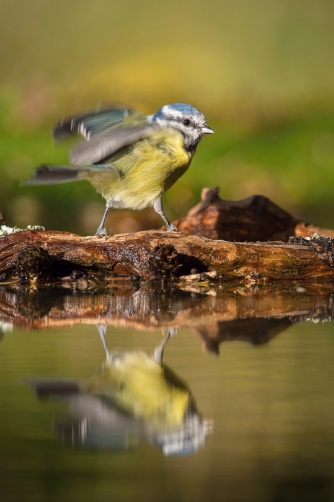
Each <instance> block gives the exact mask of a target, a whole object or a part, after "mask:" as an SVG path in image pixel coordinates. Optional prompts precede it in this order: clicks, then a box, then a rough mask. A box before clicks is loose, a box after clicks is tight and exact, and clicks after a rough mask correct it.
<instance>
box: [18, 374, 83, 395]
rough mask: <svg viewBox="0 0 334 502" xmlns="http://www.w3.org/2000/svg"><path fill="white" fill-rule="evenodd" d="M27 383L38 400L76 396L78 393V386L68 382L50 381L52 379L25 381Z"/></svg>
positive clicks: (30, 379) (29, 379)
mask: <svg viewBox="0 0 334 502" xmlns="http://www.w3.org/2000/svg"><path fill="white" fill-rule="evenodd" d="M25 383H27V384H28V385H29V386H30V387H31V388H32V389H33V390H34V391H35V393H36V396H37V397H38V398H40V399H48V398H51V397H58V398H62V397H67V396H69V395H73V394H77V393H78V392H79V391H80V388H79V384H78V383H77V382H73V381H70V380H52V379H47V378H44V379H42V378H41V379H37V378H28V379H25Z"/></svg>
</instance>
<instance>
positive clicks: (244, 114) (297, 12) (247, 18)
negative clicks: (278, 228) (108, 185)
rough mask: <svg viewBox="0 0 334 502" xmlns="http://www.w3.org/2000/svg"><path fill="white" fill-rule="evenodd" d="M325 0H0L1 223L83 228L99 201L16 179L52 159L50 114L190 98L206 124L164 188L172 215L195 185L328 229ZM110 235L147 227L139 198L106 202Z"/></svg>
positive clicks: (332, 222)
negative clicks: (207, 132) (132, 204)
mask: <svg viewBox="0 0 334 502" xmlns="http://www.w3.org/2000/svg"><path fill="white" fill-rule="evenodd" d="M333 23H334V2H333V1H332V0H318V1H317V2H314V1H311V0H293V1H292V2H291V1H288V0H235V1H233V2H232V1H224V0H207V1H206V2H204V3H203V2H202V1H198V0H192V1H190V0H185V1H183V2H180V1H175V0H169V1H168V2H165V3H162V2H152V1H149V0H123V2H114V1H111V0H95V1H94V2H92V1H87V0H80V1H78V0H71V2H68V1H65V0H57V2H51V0H27V1H26V2H22V1H21V0H20V1H18V0H2V2H1V6H0V24H1V29H0V40H1V42H0V56H1V64H0V75H1V78H0V138H1V141H0V208H1V209H2V211H3V212H4V214H5V217H6V222H7V224H8V225H11V226H12V225H17V226H25V225H27V224H40V225H45V226H46V227H47V228H53V229H59V230H74V231H78V232H81V233H83V234H89V233H92V232H94V230H95V229H96V227H97V225H98V223H99V220H100V217H101V215H102V211H103V207H104V203H103V201H102V199H101V197H100V196H99V195H98V194H96V193H95V192H94V190H93V188H92V187H91V186H90V185H89V184H88V183H86V182H81V183H77V184H75V183H74V184H67V185H57V186H50V187H20V186H19V182H20V181H21V180H23V179H26V178H27V177H29V176H30V174H31V173H32V171H33V168H34V167H35V166H37V165H39V164H41V163H45V162H48V163H64V162H66V160H67V146H66V145H64V144H61V145H54V143H53V141H52V139H51V136H50V128H51V126H52V125H53V123H54V122H55V120H57V119H58V118H59V117H61V116H63V115H67V114H71V113H72V112H77V111H81V110H84V109H90V108H92V107H95V105H96V104H97V103H99V102H121V103H126V104H130V105H132V106H135V107H138V108H140V109H141V110H143V111H145V112H147V113H152V112H154V111H155V110H157V109H158V108H160V107H161V106H162V105H164V104H166V103H170V102H186V103H191V104H193V105H194V106H196V107H198V108H199V109H200V110H201V111H203V112H204V114H205V115H206V117H207V120H208V124H209V125H210V126H211V127H213V128H214V129H215V131H216V134H215V135H213V136H210V137H206V138H205V139H204V141H203V142H202V143H201V145H200V146H199V148H198V152H197V154H196V156H195V159H194V161H193V164H192V166H191V169H190V170H189V171H188V173H186V175H184V176H183V177H182V178H181V179H180V180H179V182H178V183H177V184H176V185H175V186H174V187H173V188H172V189H171V190H170V191H169V192H168V193H167V194H166V195H165V197H164V201H165V207H166V213H167V214H168V216H169V217H171V218H172V219H173V218H177V217H179V216H182V215H184V214H185V212H186V210H187V209H188V208H190V207H191V206H192V205H194V204H195V203H196V202H198V200H199V197H200V192H201V189H202V187H205V186H209V187H214V186H216V185H219V186H220V187H221V191H220V195H221V197H222V198H226V199H241V198H245V197H248V196H250V195H253V194H255V193H258V194H262V195H266V196H268V197H270V198H271V199H272V200H273V201H275V202H276V203H278V204H280V205H281V206H283V207H284V208H285V209H287V210H289V211H290V212H292V213H293V214H294V215H296V216H297V217H300V218H302V219H305V220H307V221H309V222H312V223H313V224H317V225H319V226H331V227H334V216H333V211H332V208H333V207H334V204H333V196H332V194H333V190H334V169H333V165H334V64H333V62H334V29H333ZM107 226H108V228H109V229H110V228H111V227H112V226H113V227H114V230H115V231H117V232H126V231H133V230H138V229H140V228H154V227H155V228H159V227H160V226H161V221H160V218H159V217H158V216H156V215H155V214H154V211H153V210H152V209H147V210H144V211H142V212H131V211H122V212H121V211H119V212H118V211H114V212H113V213H112V214H110V216H109V221H108V222H107Z"/></svg>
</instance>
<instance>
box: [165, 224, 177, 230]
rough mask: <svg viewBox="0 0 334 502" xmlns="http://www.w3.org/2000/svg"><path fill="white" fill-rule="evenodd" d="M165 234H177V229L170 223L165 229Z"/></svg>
mask: <svg viewBox="0 0 334 502" xmlns="http://www.w3.org/2000/svg"><path fill="white" fill-rule="evenodd" d="M167 232H177V228H176V226H175V225H173V223H170V224H169V225H168V227H167Z"/></svg>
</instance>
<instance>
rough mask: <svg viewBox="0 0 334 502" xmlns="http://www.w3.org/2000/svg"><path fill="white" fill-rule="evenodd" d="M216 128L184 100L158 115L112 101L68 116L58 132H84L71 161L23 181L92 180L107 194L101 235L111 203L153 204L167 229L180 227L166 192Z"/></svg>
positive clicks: (124, 206)
mask: <svg viewBox="0 0 334 502" xmlns="http://www.w3.org/2000/svg"><path fill="white" fill-rule="evenodd" d="M213 132H214V131H213V130H212V129H211V128H210V127H209V126H208V125H207V123H206V119H205V116H204V115H203V113H202V112H200V111H199V110H198V109H196V108H195V107H193V106H192V105H189V104H184V103H173V104H169V105H165V106H163V107H162V108H161V109H160V110H158V111H157V112H156V113H154V114H153V115H144V114H143V113H141V112H139V111H137V110H135V109H132V108H130V107H125V106H110V107H105V108H102V109H97V110H95V111H91V112H86V113H81V114H78V115H74V116H69V117H64V118H62V119H61V120H60V121H58V122H57V123H56V125H55V127H54V129H53V137H54V138H55V139H56V140H63V139H66V138H68V137H70V136H74V135H78V134H79V135H81V136H82V137H83V141H81V142H79V143H78V144H76V145H75V146H74V147H73V148H72V149H71V150H70V152H69V163H70V165H68V166H65V165H63V166H58V165H49V164H46V165H42V166H40V167H39V168H38V169H37V170H36V171H35V173H34V175H33V176H32V177H31V178H30V179H28V180H26V181H25V182H23V183H22V184H23V185H45V184H56V183H66V182H70V181H78V180H87V181H89V182H90V183H91V184H92V185H93V186H94V187H95V189H96V190H97V192H99V193H100V194H101V195H102V196H103V197H104V198H105V200H106V206H105V211H104V214H103V217H102V220H101V222H100V225H99V226H98V228H97V230H96V233H95V235H96V236H99V237H103V236H107V229H106V228H105V226H104V224H105V219H106V216H107V213H108V210H109V209H110V208H115V209H134V210H140V209H144V208H146V207H152V206H153V208H154V210H155V211H156V212H157V213H158V214H159V215H160V216H161V217H162V219H163V221H164V223H165V224H166V226H167V230H168V231H170V232H175V231H177V228H176V227H175V225H173V224H171V223H170V222H169V220H168V219H167V217H166V215H165V212H164V209H163V205H162V200H161V197H162V195H163V194H164V193H165V192H166V191H167V190H168V189H169V188H170V187H171V186H172V185H174V183H175V182H176V181H177V180H178V179H179V178H180V176H182V175H183V174H184V173H185V172H186V171H187V169H188V167H189V166H190V163H191V161H192V158H193V156H194V154H195V152H196V147H197V145H198V143H199V142H200V141H201V139H202V138H203V137H204V136H205V135H206V134H212V133H213Z"/></svg>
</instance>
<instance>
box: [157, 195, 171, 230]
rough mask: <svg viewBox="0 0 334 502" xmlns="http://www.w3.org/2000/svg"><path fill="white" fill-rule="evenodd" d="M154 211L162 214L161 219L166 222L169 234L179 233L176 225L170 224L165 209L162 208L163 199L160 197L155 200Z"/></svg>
mask: <svg viewBox="0 0 334 502" xmlns="http://www.w3.org/2000/svg"><path fill="white" fill-rule="evenodd" d="M153 208H154V211H155V212H156V213H158V214H160V216H161V218H162V219H163V220H164V222H165V223H166V225H167V231H168V232H177V228H176V226H175V225H173V224H172V223H170V222H169V221H168V219H167V217H166V215H165V213H164V210H163V207H162V200H161V197H158V198H157V199H155V201H154V204H153Z"/></svg>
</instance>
